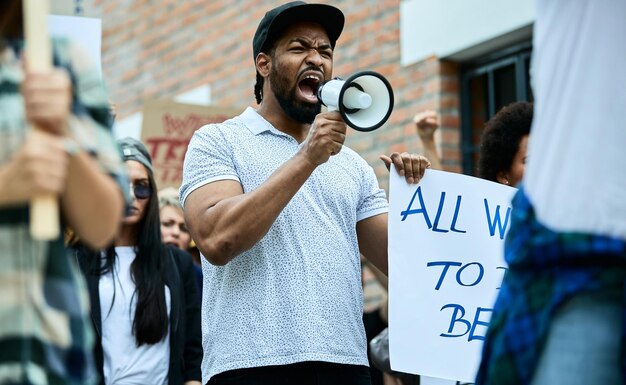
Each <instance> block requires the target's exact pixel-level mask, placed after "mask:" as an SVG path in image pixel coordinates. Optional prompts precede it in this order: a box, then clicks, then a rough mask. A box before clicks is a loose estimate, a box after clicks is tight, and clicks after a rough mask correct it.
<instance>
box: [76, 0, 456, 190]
mask: <svg viewBox="0 0 626 385" xmlns="http://www.w3.org/2000/svg"><path fill="white" fill-rule="evenodd" d="M90 1H91V3H90V4H86V6H89V7H94V8H95V9H96V10H97V12H99V13H100V14H101V15H102V23H103V70H104V73H105V77H106V80H107V83H108V86H109V89H110V91H111V94H112V99H113V100H114V101H115V102H116V103H117V105H118V113H119V116H120V117H121V118H123V117H125V116H128V115H130V114H132V113H134V112H137V111H140V110H141V107H142V102H143V100H144V99H145V98H151V97H162V98H169V97H173V96H175V95H177V94H180V93H182V92H185V91H187V90H190V89H193V88H195V87H198V86H201V85H206V84H209V85H210V86H211V94H212V98H213V104H215V105H222V106H237V107H241V108H242V109H243V108H244V107H246V106H248V105H253V106H254V105H255V102H254V96H253V85H254V80H255V71H254V65H253V60H252V36H253V34H254V31H255V29H256V26H257V25H258V22H259V21H260V19H261V18H262V17H263V14H264V13H265V11H267V10H268V9H270V8H272V7H274V6H276V5H279V4H281V3H282V2H281V1H270V0H257V1H242V0H232V1H230V0H229V1H216V0H185V1H180V0H106V1H105V0H90ZM319 1H320V2H324V3H332V4H333V5H335V6H337V7H339V8H340V9H342V10H343V11H344V13H345V14H346V27H345V29H344V32H343V34H342V36H341V37H340V39H339V41H338V45H337V49H336V51H335V71H334V73H335V75H350V74H351V73H353V72H355V71H357V70H374V71H377V72H380V73H381V74H383V75H384V76H385V77H387V79H388V80H389V81H390V83H391V85H392V87H393V89H394V93H395V101H396V102H395V108H394V112H393V114H392V115H391V118H390V120H389V121H388V123H387V124H386V125H385V126H383V127H382V128H380V129H379V130H377V131H374V132H372V133H360V132H356V131H353V130H351V129H350V133H349V135H348V140H347V143H348V145H349V146H350V147H352V148H353V149H354V150H356V151H357V152H359V153H360V154H361V155H362V156H363V157H364V158H365V159H366V160H367V161H368V162H369V163H370V164H371V165H372V166H373V167H374V168H375V170H376V173H377V175H378V176H379V179H380V181H381V185H382V186H384V187H385V188H386V187H387V180H386V175H387V171H386V170H385V168H384V166H383V164H382V162H381V161H379V160H378V156H379V155H380V154H383V153H389V152H390V151H409V152H418V151H420V150H421V144H420V143H419V139H418V138H417V135H416V131H415V127H414V124H413V123H412V116H413V115H414V114H415V113H416V112H419V111H421V110H424V109H436V110H439V111H440V112H441V114H442V129H441V130H440V136H439V139H440V140H439V144H440V151H441V153H442V155H443V159H444V167H446V169H448V170H451V171H460V170H461V166H460V158H461V157H460V151H459V141H460V119H459V96H458V94H459V92H458V69H457V66H456V64H455V63H449V62H444V61H439V60H438V59H437V58H436V57H430V58H427V59H425V60H424V61H422V62H419V63H415V64H412V65H410V66H407V67H402V66H401V65H400V41H399V39H400V25H399V21H400V15H399V9H400V1H399V0H342V1H335V2H330V1H323V0H319Z"/></svg>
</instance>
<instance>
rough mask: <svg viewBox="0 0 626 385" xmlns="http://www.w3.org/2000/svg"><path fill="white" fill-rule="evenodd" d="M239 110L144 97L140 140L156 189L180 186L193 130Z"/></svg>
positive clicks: (223, 118)
mask: <svg viewBox="0 0 626 385" xmlns="http://www.w3.org/2000/svg"><path fill="white" fill-rule="evenodd" d="M241 111H242V109H235V108H228V107H215V106H199V105H195V104H183V103H176V102H174V101H170V100H148V101H146V102H145V104H144V108H143V125H142V128H141V141H142V142H143V143H144V144H145V145H146V147H148V150H149V151H150V155H151V156H152V165H153V166H154V177H155V179H156V183H157V186H158V189H162V188H164V187H175V188H178V187H180V183H181V181H182V177H183V160H184V159H185V153H186V152H187V146H188V145H189V140H190V139H191V136H192V135H193V133H194V132H195V131H196V130H197V129H198V128H200V127H202V126H204V125H206V124H210V123H221V122H223V121H225V120H227V119H230V118H232V117H234V116H236V115H239V114H240V113H241Z"/></svg>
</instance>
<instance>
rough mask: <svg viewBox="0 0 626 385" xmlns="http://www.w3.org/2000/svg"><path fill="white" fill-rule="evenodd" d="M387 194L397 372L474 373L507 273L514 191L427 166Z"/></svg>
mask: <svg viewBox="0 0 626 385" xmlns="http://www.w3.org/2000/svg"><path fill="white" fill-rule="evenodd" d="M390 178H391V179H390V193H389V202H390V206H389V338H390V340H389V343H390V358H391V367H392V369H393V370H397V371H401V372H407V373H413V374H421V375H425V376H430V377H436V378H443V379H451V380H460V381H469V382H472V381H473V380H474V378H475V374H476V371H477V369H478V364H479V362H480V354H481V350H482V346H483V341H484V336H485V332H486V330H487V326H488V324H489V320H490V318H491V312H492V308H493V303H494V301H495V298H496V296H497V291H498V288H499V286H500V284H501V282H502V278H503V276H504V274H505V272H506V266H505V263H504V258H503V250H504V237H505V234H506V232H507V230H508V227H509V226H510V223H511V203H510V202H511V199H512V197H513V194H514V193H515V191H516V189H514V188H511V187H508V186H504V185H500V184H497V183H493V182H489V181H486V180H482V179H478V178H474V177H469V176H466V175H461V174H453V173H447V172H443V171H435V170H427V171H426V174H425V176H424V178H423V179H422V180H421V181H420V183H419V184H418V185H409V184H407V183H406V182H405V180H404V178H403V177H400V176H398V174H397V173H396V172H395V170H392V172H391V176H390Z"/></svg>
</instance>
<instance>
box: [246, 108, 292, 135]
mask: <svg viewBox="0 0 626 385" xmlns="http://www.w3.org/2000/svg"><path fill="white" fill-rule="evenodd" d="M240 116H241V119H242V120H243V123H244V125H245V126H246V128H247V129H248V130H249V131H250V132H251V133H252V134H253V135H259V134H262V133H264V132H270V133H272V134H274V135H278V136H284V137H287V138H291V139H293V137H292V136H291V135H288V134H285V133H284V132H282V131H280V130H279V129H277V128H276V127H274V126H273V125H272V123H270V122H268V121H267V120H265V118H263V117H262V116H261V115H260V114H259V113H258V112H257V110H255V109H254V108H252V107H248V108H246V110H245V111H244V112H243V113H242V114H241V115H240Z"/></svg>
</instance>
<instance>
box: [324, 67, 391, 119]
mask: <svg viewBox="0 0 626 385" xmlns="http://www.w3.org/2000/svg"><path fill="white" fill-rule="evenodd" d="M317 98H318V99H319V100H320V101H321V102H322V104H323V105H325V106H326V107H328V110H329V111H334V110H339V113H341V117H342V118H343V120H344V121H345V122H346V124H347V125H348V126H350V127H352V128H354V129H355V130H357V131H373V130H375V129H377V128H378V127H380V126H382V125H383V124H384V123H385V122H386V121H387V119H389V115H391V111H392V110H393V90H392V89H391V85H390V84H389V82H388V81H387V79H385V78H384V77H383V76H382V75H381V74H379V73H377V72H373V71H363V72H357V73H355V74H354V75H352V76H350V77H348V78H347V79H346V80H343V79H341V78H335V79H331V80H329V81H327V82H325V83H323V84H322V85H321V86H320V87H319V89H318V90H317Z"/></svg>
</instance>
